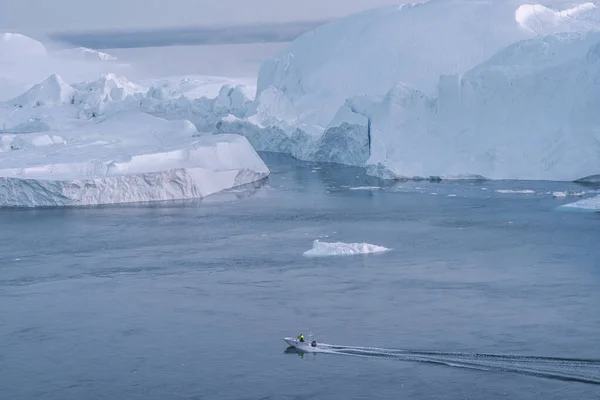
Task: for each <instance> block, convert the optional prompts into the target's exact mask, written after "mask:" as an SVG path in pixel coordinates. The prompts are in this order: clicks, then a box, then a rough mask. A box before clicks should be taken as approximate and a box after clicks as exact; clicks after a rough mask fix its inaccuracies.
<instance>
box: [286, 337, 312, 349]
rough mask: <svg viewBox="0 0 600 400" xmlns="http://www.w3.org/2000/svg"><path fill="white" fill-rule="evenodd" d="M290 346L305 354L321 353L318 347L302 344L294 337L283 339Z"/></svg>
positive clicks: (307, 343) (306, 343)
mask: <svg viewBox="0 0 600 400" xmlns="http://www.w3.org/2000/svg"><path fill="white" fill-rule="evenodd" d="M283 340H284V341H285V342H286V343H287V344H288V345H290V346H292V347H295V348H296V349H298V350H302V351H305V352H317V351H319V349H318V345H317V347H312V346H311V345H310V343H309V342H301V341H300V340H298V339H296V338H292V337H286V338H284V339H283Z"/></svg>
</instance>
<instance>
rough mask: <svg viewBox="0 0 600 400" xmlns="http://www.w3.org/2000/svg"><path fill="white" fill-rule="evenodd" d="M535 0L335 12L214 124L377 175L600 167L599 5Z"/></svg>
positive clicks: (558, 173)
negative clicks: (241, 107) (237, 111)
mask: <svg viewBox="0 0 600 400" xmlns="http://www.w3.org/2000/svg"><path fill="white" fill-rule="evenodd" d="M541 3H543V4H525V3H524V2H523V1H521V0H498V1H491V0H483V1H467V0H430V1H427V2H424V3H418V4H411V5H402V6H390V7H382V8H377V9H373V10H369V11H366V12H361V13H357V14H354V15H351V16H348V17H346V18H341V19H339V20H335V21H332V22H330V23H327V24H325V25H323V26H321V27H319V28H317V29H315V30H313V31H311V32H308V33H306V34H304V35H302V36H301V37H299V38H298V39H297V40H295V41H294V42H293V43H292V44H291V45H290V46H289V47H288V48H287V49H286V50H284V51H283V52H281V53H280V54H278V55H277V56H276V57H274V58H272V59H270V60H268V61H266V62H265V63H264V64H263V65H262V67H261V69H260V73H259V76H258V82H257V94H256V97H255V101H254V102H253V104H252V105H251V106H249V107H247V108H246V113H245V116H243V117H241V118H238V119H233V118H224V119H223V120H222V121H221V122H220V123H218V126H217V128H218V131H219V132H224V133H234V132H236V133H237V132H239V133H241V134H243V135H245V136H247V137H248V139H249V140H250V142H251V143H252V144H253V146H254V147H255V148H256V149H258V150H264V151H280V152H286V153H290V154H292V155H293V156H294V157H296V158H299V159H302V160H307V161H328V162H336V163H342V164H348V165H355V166H360V167H365V168H366V169H367V172H368V174H369V175H372V176H376V177H379V178H382V179H431V178H435V179H520V180H529V179H531V180H559V181H562V180H567V181H570V180H576V179H579V178H581V177H586V176H590V175H595V174H598V173H599V172H600V147H599V146H600V114H599V113H597V109H598V107H599V106H600V97H599V95H598V93H600V87H599V86H598V85H600V83H599V82H600V75H599V72H598V71H600V68H599V67H600V64H599V62H600V61H599V60H600V9H599V8H598V7H596V6H595V5H594V4H593V3H591V2H581V3H579V4H575V5H573V3H567V2H560V1H542V2H541ZM442 15H443V18H441V17H440V16H442ZM432 27H435V28H432Z"/></svg>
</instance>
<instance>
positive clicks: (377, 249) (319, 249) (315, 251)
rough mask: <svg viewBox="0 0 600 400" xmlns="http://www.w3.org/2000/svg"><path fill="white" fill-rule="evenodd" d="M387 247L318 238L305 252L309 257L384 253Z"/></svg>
mask: <svg viewBox="0 0 600 400" xmlns="http://www.w3.org/2000/svg"><path fill="white" fill-rule="evenodd" d="M390 250H391V249H388V248H386V247H382V246H377V245H374V244H369V243H343V242H333V243H326V242H320V241H319V240H318V239H316V240H315V241H313V248H312V249H311V250H308V251H305V252H304V253H303V254H304V255H305V256H307V257H327V256H348V255H355V254H370V253H383V252H386V251H390Z"/></svg>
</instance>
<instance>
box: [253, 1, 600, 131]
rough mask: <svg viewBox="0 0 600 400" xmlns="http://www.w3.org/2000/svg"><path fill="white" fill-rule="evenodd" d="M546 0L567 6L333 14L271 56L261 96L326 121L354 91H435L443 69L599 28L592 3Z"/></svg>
mask: <svg viewBox="0 0 600 400" xmlns="http://www.w3.org/2000/svg"><path fill="white" fill-rule="evenodd" d="M545 3H549V4H552V5H554V7H557V8H559V7H560V8H559V10H560V9H562V11H555V10H554V9H550V8H547V7H545V6H543V5H535V6H532V5H529V4H524V2H523V1H522V0H487V1H486V0H484V1H471V0H430V1H427V2H424V3H414V4H404V5H400V6H387V7H382V8H376V9H373V10H369V11H366V12H361V13H358V14H354V15H351V16H349V17H346V18H342V19H339V20H335V21H333V22H330V23H328V24H325V25H323V26H321V27H319V28H317V29H315V30H314V31H311V32H309V33H306V34H304V35H302V36H300V37H299V38H298V39H297V40H295V41H294V42H293V43H292V44H291V45H290V46H289V47H288V48H287V49H286V50H284V51H283V52H281V53H280V54H278V55H277V56H276V57H274V58H272V59H271V60H269V61H267V62H265V63H264V64H263V65H262V66H261V68H260V72H259V76H258V89H257V98H260V97H261V96H262V94H263V92H266V93H267V94H268V93H269V91H273V90H276V91H278V93H281V94H282V98H281V99H277V102H278V103H279V104H282V103H288V104H289V106H288V107H286V108H287V110H286V113H287V115H282V117H285V118H286V119H291V118H292V117H296V118H298V119H299V120H300V121H301V122H303V123H306V124H309V125H310V124H316V125H319V126H322V127H326V126H328V124H329V122H330V121H331V119H332V118H333V116H334V114H335V113H336V111H337V109H338V108H339V107H340V106H341V105H342V104H343V103H344V101H345V100H346V99H347V98H349V97H353V96H357V95H381V94H383V93H385V92H387V91H388V90H389V89H390V88H391V87H393V86H395V85H397V84H400V83H403V84H407V85H410V86H413V87H415V88H417V89H419V90H420V91H422V92H423V93H425V94H428V95H431V94H433V93H434V92H435V89H436V85H437V83H438V80H439V77H440V75H442V74H446V75H448V74H461V73H463V72H465V71H467V70H468V69H470V68H473V67H475V66H476V65H478V64H479V63H481V62H483V61H485V60H487V59H489V58H490V57H492V56H493V55H494V54H495V53H496V52H498V51H499V50H501V49H503V48H504V47H506V46H508V45H511V44H513V43H515V42H517V41H520V40H524V39H531V38H534V37H535V36H538V35H542V34H551V33H557V32H570V31H587V30H590V29H597V28H598V27H599V26H600V24H598V22H597V21H598V19H597V15H598V11H597V10H596V8H595V7H594V5H593V4H592V3H586V4H583V5H579V6H576V7H572V6H571V8H566V9H563V8H562V7H561V3H562V2H557V1H551V2H550V1H546V2H545ZM565 4H566V3H565ZM569 4H570V3H569Z"/></svg>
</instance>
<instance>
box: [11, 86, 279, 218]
mask: <svg viewBox="0 0 600 400" xmlns="http://www.w3.org/2000/svg"><path fill="white" fill-rule="evenodd" d="M143 93H144V92H143V88H142V87H141V86H137V85H135V84H132V83H130V82H129V81H127V80H125V79H123V78H120V77H117V76H114V75H107V76H103V77H101V78H100V79H99V80H97V81H95V82H90V83H87V84H79V85H73V86H72V85H69V84H67V83H65V82H64V81H63V80H62V79H61V78H60V76H58V75H52V76H50V77H49V78H48V79H46V80H45V81H44V82H42V83H40V84H38V85H35V86H34V87H32V88H31V89H30V90H29V91H27V92H26V93H24V94H23V95H21V96H18V97H17V98H15V99H13V100H11V101H8V102H5V103H3V104H1V103H0V127H1V128H2V129H1V130H0V206H18V207H36V206H77V205H97V204H114V203H128V202H148V201H163V200H183V199H192V198H201V197H205V196H207V195H210V194H213V193H216V192H219V191H222V190H225V189H229V188H232V187H236V186H239V185H243V184H246V183H250V182H254V181H258V180H261V179H263V178H265V177H266V176H268V174H269V170H268V168H267V167H266V165H265V164H264V162H263V161H262V160H261V159H260V157H259V156H258V155H257V154H256V152H255V151H254V149H253V148H252V146H251V145H250V144H249V142H248V140H247V139H246V138H244V137H243V136H240V135H201V134H200V133H199V132H198V130H197V129H196V127H195V126H194V124H192V122H190V121H189V120H185V119H182V120H166V119H162V118H159V117H156V116H152V115H150V114H148V113H145V112H142V111H140V110H139V109H134V108H131V107H126V104H127V101H126V100H127V99H129V101H133V100H132V99H134V98H135V97H136V96H143ZM113 105H114V108H110V107H109V106H113ZM89 110H96V111H97V114H94V112H92V115H89V114H88V113H85V112H83V111H89ZM107 110H109V111H110V112H106V111H107Z"/></svg>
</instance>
